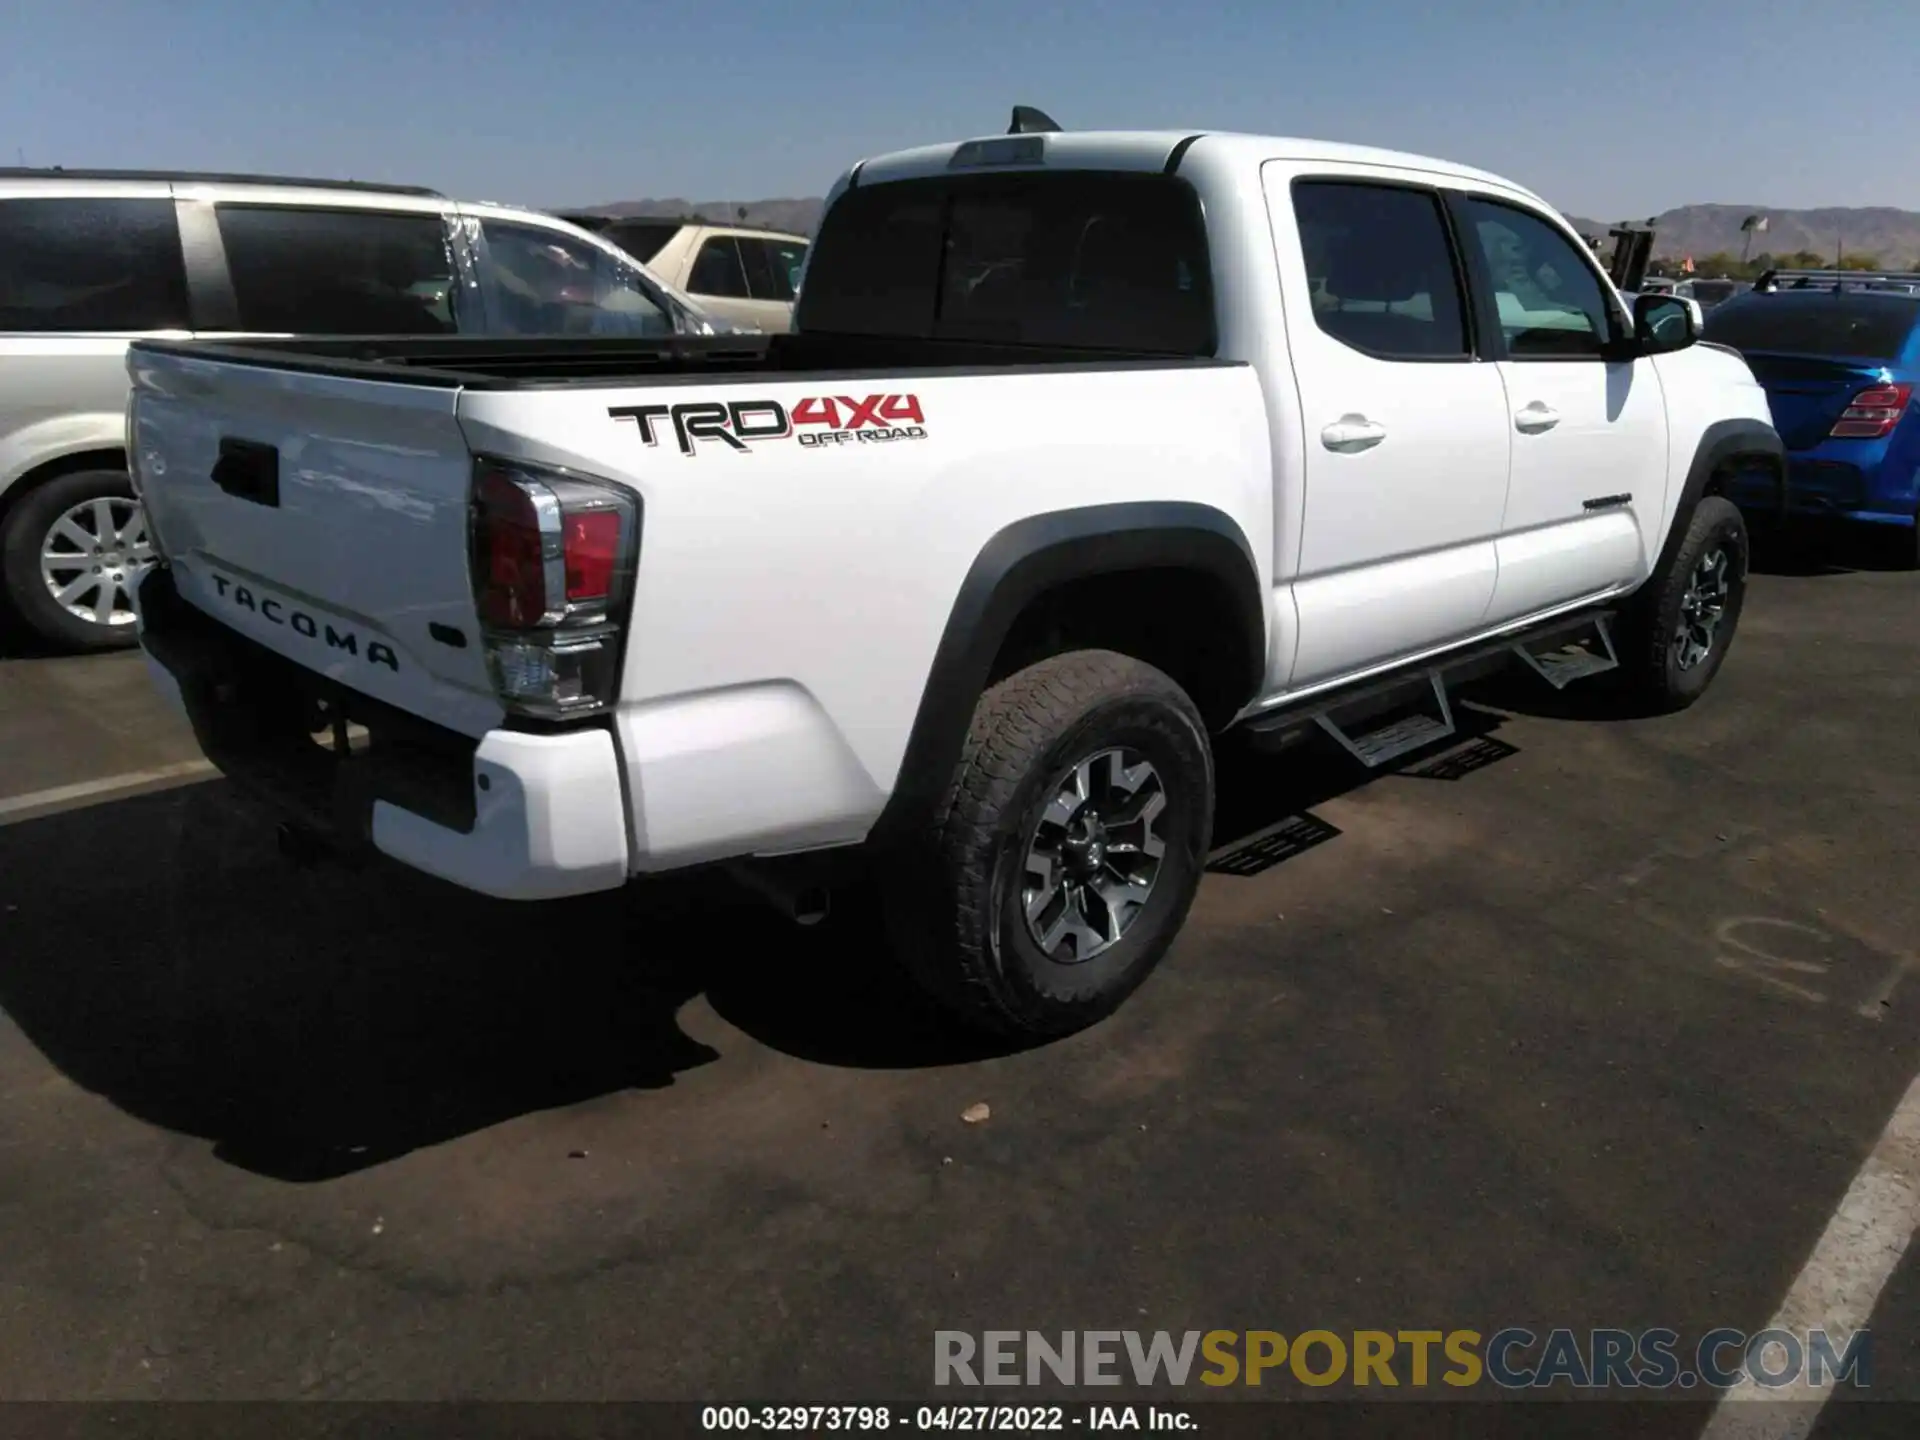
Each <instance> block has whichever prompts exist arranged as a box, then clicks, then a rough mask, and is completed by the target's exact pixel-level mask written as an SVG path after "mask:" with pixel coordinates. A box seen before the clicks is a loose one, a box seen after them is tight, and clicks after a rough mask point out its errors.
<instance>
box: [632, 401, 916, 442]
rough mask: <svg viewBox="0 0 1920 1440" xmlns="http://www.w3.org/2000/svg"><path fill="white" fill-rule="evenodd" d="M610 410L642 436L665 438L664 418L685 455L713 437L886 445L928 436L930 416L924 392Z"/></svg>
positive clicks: (645, 439) (644, 438)
mask: <svg viewBox="0 0 1920 1440" xmlns="http://www.w3.org/2000/svg"><path fill="white" fill-rule="evenodd" d="M607 414H609V415H611V416H612V417H613V418H614V419H615V420H631V421H633V423H634V424H635V425H636V426H638V427H639V430H640V439H641V440H642V441H643V442H644V443H646V444H648V445H658V444H659V443H660V432H661V429H662V428H663V427H661V426H660V424H659V422H660V421H662V420H664V421H666V422H667V425H668V426H670V427H671V428H672V430H673V438H674V440H675V442H676V443H677V444H678V445H679V447H680V453H681V454H682V455H691V454H693V453H694V447H695V445H696V443H697V442H698V441H701V440H708V441H713V442H716V443H718V444H721V445H725V446H727V447H728V448H729V449H732V450H745V449H746V448H747V447H748V446H749V445H750V444H752V443H753V442H755V441H760V440H795V441H797V442H798V443H799V444H801V445H803V446H805V447H806V448H807V449H810V450H813V449H819V448H821V447H823V446H835V445H869V444H884V443H886V442H888V441H892V440H924V439H926V438H927V429H926V423H927V422H926V416H925V415H924V414H922V413H921V410H920V397H919V396H918V395H869V396H867V397H866V398H865V399H855V398H854V397H853V396H851V395H809V396H808V397H807V398H806V399H804V400H802V401H800V402H799V403H797V404H796V405H795V406H794V407H793V409H792V410H791V411H789V410H788V409H787V407H786V406H784V405H782V404H781V403H780V402H779V401H778V400H734V401H731V402H728V403H722V402H721V401H718V400H694V401H689V402H687V403H686V404H683V405H613V406H609V407H608V409H607Z"/></svg>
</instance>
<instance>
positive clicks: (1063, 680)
mask: <svg viewBox="0 0 1920 1440" xmlns="http://www.w3.org/2000/svg"><path fill="white" fill-rule="evenodd" d="M1212 825H1213V756H1212V751H1211V749H1210V748H1209V746H1208V742H1207V733H1206V728H1205V726H1204V725H1203V723H1202V722H1201V719H1200V716H1199V713H1198V711H1197V710H1196V709H1195V708H1194V705H1193V702H1192V701H1191V700H1190V699H1189V698H1188V697H1187V695H1186V693H1185V692H1184V691H1183V690H1181V689H1180V687H1179V686H1178V685H1176V684H1175V683H1174V682H1173V681H1172V680H1170V679H1169V678H1168V677H1167V676H1166V675H1164V674H1162V673H1161V672H1160V671H1159V670H1156V669H1155V668H1153V667H1152V666H1150V665H1147V664H1145V663H1144V662H1142V661H1139V660H1135V659H1132V658H1131V657H1129V656H1125V655H1119V654H1115V653H1113V652H1110V651H1100V650H1082V651H1074V652H1071V653H1069V654H1065V655H1059V656H1055V657H1053V658H1051V659H1048V660H1043V661H1041V662H1039V663H1038V664H1035V665H1031V666H1029V667H1028V668H1026V669H1024V670H1021V671H1019V672H1018V673H1016V674H1014V675H1012V676H1010V677H1009V678H1008V679H1006V680H1004V681H1002V682H1001V683H1000V684H998V685H996V686H994V687H993V688H992V689H991V690H989V691H988V692H987V693H986V694H985V695H984V696H982V697H981V700H980V703H979V705H978V707H977V708H976V709H975V711H974V717H973V723H972V725H971V727H970V730H969V732H968V736H967V741H966V744H965V746H964V748H963V750H962V753H961V757H960V763H959V765H958V767H957V769H956V772H955V775H954V778H953V781H952V783H951V786H950V788H949V790H948V793H947V798H946V802H945V804H944V805H943V806H942V807H941V811H940V813H939V815H938V816H937V817H936V818H935V821H934V823H933V824H932V825H931V826H930V827H929V828H928V830H927V831H926V832H924V833H923V834H922V835H921V836H920V837H919V844H918V847H917V849H916V851H915V853H913V854H912V855H911V856H909V857H908V858H907V859H906V860H905V861H904V862H903V863H902V864H901V865H900V866H899V867H898V870H897V877H896V879H897V883H895V884H890V885H889V887H888V892H889V893H888V909H889V913H890V919H891V921H892V925H893V930H894V934H895V937H896V940H897V942H898V944H899V946H900V948H901V950H902V952H903V958H904V959H905V961H906V963H907V965H908V968H909V970H910V971H911V973H912V974H913V975H914V976H915V978H916V979H917V980H918V981H919V982H920V984H921V986H922V987H923V988H924V989H925V990H927V991H928V992H929V993H930V994H931V995H932V996H933V997H934V998H935V999H937V1000H938V1001H940V1002H941V1003H942V1004H943V1005H944V1006H945V1007H946V1008H948V1009H949V1010H950V1011H952V1012H953V1013H954V1014H956V1015H957V1016H958V1017H960V1018H961V1019H962V1020H964V1021H965V1022H967V1023H969V1024H971V1025H973V1026H976V1027H978V1028H982V1029H985V1030H988V1031H991V1032H993V1033H996V1034H998V1035H1000V1036H1003V1037H1006V1038H1010V1039H1016V1040H1038V1039H1046V1038H1050V1037H1053V1036H1057V1035H1064V1034H1067V1033H1070V1032H1072V1031H1075V1030H1078V1029H1081V1028H1083V1027H1085V1026H1087V1025H1090V1024H1092V1023H1094V1022H1095V1021H1097V1020H1099V1019H1101V1018H1102V1017H1104V1016H1106V1015H1108V1014H1110V1013H1112V1011H1113V1010H1115V1009H1116V1008H1118V1006H1119V1005H1120V1004H1121V1002H1122V1001H1123V1000H1125V999H1126V997H1127V996H1128V995H1130V994H1132V993H1133V991H1134V990H1135V989H1137V988H1138V987H1139V985H1140V984H1141V982H1142V981H1144V980H1145V979H1146V977H1147V975H1148V974H1149V973H1150V972H1151V971H1152V970H1153V968H1154V967H1155V966H1156V965H1157V964H1158V963H1159V961H1160V959H1161V957H1162V956H1163V955H1164V954H1165V953H1166V950H1167V947H1168V946H1169V945H1170V944H1171V943H1172V941H1173V937H1174V935H1175V934H1176V933H1177V932H1178V931H1179V929H1180V926H1181V924H1182V922H1183V921H1184V920H1185V919H1186V915H1187V910H1188V908H1189V907H1190V906H1191V904H1192V903H1193V896H1194V892H1195V890H1196V889H1197V888H1198V886H1199V882H1200V875H1201V872H1202V870H1203V868H1204V864H1205V858H1206V850H1207V843H1208V837H1209V835H1210V833H1211V830H1212Z"/></svg>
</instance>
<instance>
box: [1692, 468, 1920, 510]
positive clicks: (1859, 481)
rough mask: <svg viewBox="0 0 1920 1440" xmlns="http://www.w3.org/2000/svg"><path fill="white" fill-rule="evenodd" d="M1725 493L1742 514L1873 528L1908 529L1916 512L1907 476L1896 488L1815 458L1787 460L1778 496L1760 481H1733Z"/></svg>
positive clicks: (1870, 471)
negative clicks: (1836, 521) (1853, 523)
mask: <svg viewBox="0 0 1920 1440" xmlns="http://www.w3.org/2000/svg"><path fill="white" fill-rule="evenodd" d="M1729 493H1730V496H1731V498H1732V499H1733V501H1734V502H1735V503H1736V504H1737V505H1739V506H1740V507H1741V508H1742V509H1744V510H1753V511H1756V512H1760V513H1763V514H1773V515H1785V516H1797V517H1805V518H1814V517H1828V518H1833V519H1842V520H1858V521H1863V522H1869V523H1877V524H1890V525H1911V524H1913V523H1914V512H1915V509H1916V508H1917V497H1916V489H1915V479H1914V477H1913V476H1912V475H1909V476H1907V477H1906V479H1905V481H1904V482H1902V481H1900V480H1899V479H1897V478H1896V477H1892V476H1889V475H1888V474H1887V473H1886V470H1885V468H1884V467H1882V466H1879V465H1875V466H1872V467H1867V466H1861V465H1855V464H1852V463H1850V462H1849V461H1846V460H1835V459H1829V458H1827V457H1826V456H1823V455H1821V454H1819V453H1817V452H1814V453H1798V454H1789V455H1788V456H1787V472H1786V487H1785V494H1784V495H1783V494H1782V493H1781V488H1780V486H1779V485H1778V484H1777V483H1776V482H1775V481H1773V480H1771V479H1768V478H1766V477H1761V476H1737V477H1735V479H1734V481H1733V484H1732V486H1731V489H1730V492H1729Z"/></svg>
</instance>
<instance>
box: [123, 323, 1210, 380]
mask: <svg viewBox="0 0 1920 1440" xmlns="http://www.w3.org/2000/svg"><path fill="white" fill-rule="evenodd" d="M135 348H136V349H137V350H140V351H147V352H154V353H161V354H177V355H186V356H201V357H204V358H206V359H209V360H221V361H228V362H232V363H235V364H253V365H262V366H269V367H272V368H275V369H283V370H293V371H299V372H302V373H307V374H320V375H335V376H340V377H343V378H347V377H359V378H364V379H380V380H389V381H390V380H397V379H401V378H402V377H401V376H399V375H396V374H395V373H394V372H395V371H396V370H402V371H405V372H406V374H405V377H404V378H405V379H406V380H407V381H408V382H409V383H413V384H420V385H439V386H448V387H459V388H461V389H469V390H502V389H528V388H546V387H552V386H565V385H608V384H620V383H623V382H626V381H633V382H635V383H645V384H654V383H661V382H665V383H673V382H675V381H676V380H680V381H700V380H721V379H728V378H734V377H738V376H743V375H780V376H794V377H798V376H802V375H817V376H823V377H825V376H832V375H846V374H857V373H860V372H863V371H868V370H885V371H886V372H888V374H890V375H902V376H913V375H921V374H955V373H967V372H976V373H977V372H981V371H994V372H1002V373H1004V372H1016V373H1017V372H1020V371H1028V370H1050V371H1051V370H1073V369H1086V370H1108V369H1139V368H1159V367H1172V366H1177V367H1180V368H1183V369H1184V368H1192V367H1195V366H1206V365H1222V364H1227V363H1229V362H1227V361H1222V360H1215V359H1212V358H1211V357H1194V356H1184V355H1168V354H1160V353H1155V352H1151V351H1125V350H1079V349H1068V348H1065V347H1058V346H1039V345H1024V344H1012V343H1003V342H993V341H980V340H929V339H923V338H919V337H909V338H902V337H894V336H863V335H822V334H787V335H769V336H766V337H764V338H762V339H758V340H752V339H749V340H745V341H743V340H742V338H741V337H739V336H733V335H729V336H714V337H676V338H674V339H663V340H645V341H636V340H633V339H630V338H626V337H618V336H607V337H602V336H554V337H545V336H543V337H539V338H530V339H524V340H503V339H500V338H498V337H493V336H481V335H446V336H418V335H412V336H394V337H383V336H372V337H347V338H332V339H297V340H255V341H248V342H246V343H245V344H238V345H236V344H230V343H224V342H220V341H206V340H142V341H140V342H138V344H137V345H136V347H135Z"/></svg>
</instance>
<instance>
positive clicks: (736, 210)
mask: <svg viewBox="0 0 1920 1440" xmlns="http://www.w3.org/2000/svg"><path fill="white" fill-rule="evenodd" d="M823 203H824V202H823V201H822V200H820V199H818V198H812V199H785V200H703V201H693V200H679V199H671V200H618V201H614V202H612V203H611V204H606V205H594V206H590V207H587V208H589V209H590V210H592V211H593V212H594V213H597V214H601V215H626V216H645V217H648V218H654V217H672V216H699V217H702V218H704V219H707V220H712V221H716V222H720V221H724V222H728V223H740V222H741V221H743V220H744V222H745V223H746V224H749V225H758V226H764V227H766V228H768V229H773V230H786V231H789V232H792V233H795V234H800V235H811V234H812V233H813V229H814V226H815V225H817V224H818V223H819V220H820V210H821V206H822V204H823ZM1749 215H1764V216H1765V217H1766V219H1767V228H1766V230H1765V231H1764V232H1762V233H1760V234H1758V235H1756V236H1754V238H1753V253H1754V254H1755V255H1759V254H1772V255H1790V254H1792V253H1794V252H1795V251H1798V250H1806V251H1812V252H1814V253H1816V254H1819V255H1822V256H1824V257H1826V259H1827V260H1828V262H1829V263H1831V262H1832V260H1833V259H1834V257H1835V254H1836V251H1837V250H1838V249H1839V247H1842V246H1844V247H1845V252H1846V253H1847V254H1849V255H1870V256H1872V257H1874V258H1875V259H1877V260H1878V261H1879V262H1880V263H1881V264H1882V265H1883V266H1886V267H1888V268H1889V269H1898V268H1901V267H1905V266H1916V267H1920V211H1913V210H1895V209H1893V208H1891V207H1890V206H1870V207H1865V208H1856V209H1837V208H1826V209H1815V210H1772V209H1768V208H1767V207H1766V206H1764V205H1682V206H1680V207H1679V208H1678V209H1674V210H1667V211H1664V212H1662V213H1661V214H1659V215H1656V216H1654V217H1653V224H1654V245H1653V252H1654V254H1656V255H1660V256H1666V257H1670V258H1674V259H1678V258H1680V257H1681V256H1685V255H1692V256H1694V257H1695V258H1696V259H1698V258H1702V257H1705V256H1707V255H1712V254H1714V253H1715V252H1717V251H1725V252H1726V253H1728V254H1730V255H1735V256H1738V255H1739V254H1740V251H1741V247H1742V244H1743V243H1744V241H1745V240H1746V236H1744V235H1743V234H1742V233H1741V231H1740V222H1741V221H1742V220H1744V219H1745V218H1746V217H1747V216H1749ZM1567 218H1568V219H1569V220H1571V221H1573V224H1574V226H1575V228H1576V229H1578V230H1579V231H1580V232H1581V233H1582V234H1583V235H1598V236H1600V237H1601V238H1602V239H1605V237H1606V233H1607V230H1608V227H1609V226H1610V225H1611V224H1615V223H1618V222H1615V221H1598V220H1587V219H1583V218H1581V217H1579V216H1575V215H1569V216H1568V217H1567ZM1636 218H1637V219H1641V220H1644V219H1645V218H1646V217H1644V216H1640V217H1636Z"/></svg>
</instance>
